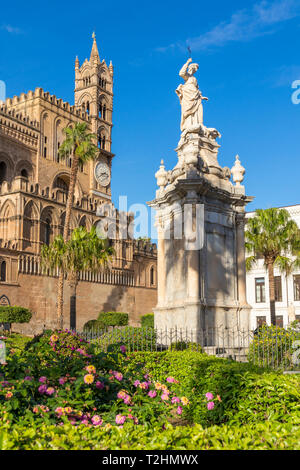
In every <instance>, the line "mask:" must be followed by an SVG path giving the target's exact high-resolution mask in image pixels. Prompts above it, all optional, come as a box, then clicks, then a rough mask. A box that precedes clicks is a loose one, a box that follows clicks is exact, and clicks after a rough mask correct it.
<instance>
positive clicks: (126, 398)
mask: <svg viewBox="0 0 300 470" xmlns="http://www.w3.org/2000/svg"><path fill="white" fill-rule="evenodd" d="M124 403H125V405H130V403H131V400H130V396H129V395H126V397H125V398H124Z"/></svg>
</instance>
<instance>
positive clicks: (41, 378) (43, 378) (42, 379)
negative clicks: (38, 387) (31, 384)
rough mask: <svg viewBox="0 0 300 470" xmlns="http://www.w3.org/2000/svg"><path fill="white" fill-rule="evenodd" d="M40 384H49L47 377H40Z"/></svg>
mask: <svg viewBox="0 0 300 470" xmlns="http://www.w3.org/2000/svg"><path fill="white" fill-rule="evenodd" d="M39 382H41V383H45V382H47V377H44V376H43V377H40V378H39Z"/></svg>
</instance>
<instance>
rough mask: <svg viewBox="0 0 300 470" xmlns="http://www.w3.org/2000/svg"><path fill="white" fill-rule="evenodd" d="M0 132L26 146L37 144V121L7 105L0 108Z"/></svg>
mask: <svg viewBox="0 0 300 470" xmlns="http://www.w3.org/2000/svg"><path fill="white" fill-rule="evenodd" d="M0 132H1V133H2V134H5V135H7V136H8V137H11V138H13V139H16V140H18V141H19V142H21V143H22V144H24V145H26V146H28V147H33V148H35V149H36V148H37V146H38V139H39V132H40V128H39V123H38V122H37V121H34V120H31V119H30V118H29V116H23V115H22V113H18V112H17V111H16V110H14V109H8V108H7V106H1V108H0Z"/></svg>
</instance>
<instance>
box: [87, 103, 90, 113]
mask: <svg viewBox="0 0 300 470" xmlns="http://www.w3.org/2000/svg"><path fill="white" fill-rule="evenodd" d="M86 112H87V113H88V114H90V102H89V101H87V103H86Z"/></svg>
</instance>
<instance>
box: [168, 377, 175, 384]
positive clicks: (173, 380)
mask: <svg viewBox="0 0 300 470" xmlns="http://www.w3.org/2000/svg"><path fill="white" fill-rule="evenodd" d="M167 382H169V383H171V384H172V383H174V382H175V379H174V377H167Z"/></svg>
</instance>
